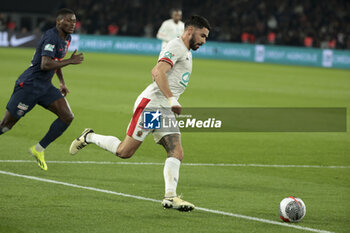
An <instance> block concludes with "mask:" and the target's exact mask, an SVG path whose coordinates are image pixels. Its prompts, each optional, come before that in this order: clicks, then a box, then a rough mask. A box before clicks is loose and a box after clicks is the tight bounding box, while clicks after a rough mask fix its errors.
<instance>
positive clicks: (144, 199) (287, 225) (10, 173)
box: [0, 170, 334, 233]
mask: <svg viewBox="0 0 350 233" xmlns="http://www.w3.org/2000/svg"><path fill="white" fill-rule="evenodd" d="M0 174H3V175H8V176H13V177H21V178H25V179H29V180H36V181H41V182H46V183H51V184H58V185H63V186H68V187H73V188H78V189H84V190H90V191H95V192H100V193H107V194H112V195H117V196H122V197H129V198H134V199H138V200H143V201H151V202H157V203H160V202H161V201H160V200H156V199H153V198H148V197H141V196H136V195H132V194H126V193H120V192H114V191H110V190H106V189H99V188H94V187H88V186H82V185H77V184H71V183H67V182H62V181H56V180H51V179H46V178H40V177H36V176H28V175H22V174H17V173H13V172H7V171H2V170H0ZM195 209H196V210H200V211H203V212H208V213H212V214H219V215H225V216H230V217H235V218H240V219H245V220H251V221H256V222H262V223H268V224H273V225H279V226H283V227H289V228H295V229H299V230H304V231H310V232H317V233H334V232H330V231H325V230H319V229H315V228H309V227H303V226H299V225H293V224H288V223H282V222H277V221H272V220H268V219H263V218H256V217H251V216H246V215H241V214H234V213H230V212H224V211H220V210H212V209H207V208H202V207H196V208H195Z"/></svg>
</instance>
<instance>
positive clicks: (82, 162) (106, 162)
mask: <svg viewBox="0 0 350 233" xmlns="http://www.w3.org/2000/svg"><path fill="white" fill-rule="evenodd" d="M33 162H35V161H34V160H0V163H33ZM46 162H47V163H61V164H116V165H159V166H163V165H164V163H153V162H108V161H102V162H101V161H46ZM181 165H182V166H194V167H200V166H206V167H268V168H271V167H276V168H333V169H337V168H345V169H349V168H350V166H321V165H288V164H286V165H284V164H239V163H182V164H181Z"/></svg>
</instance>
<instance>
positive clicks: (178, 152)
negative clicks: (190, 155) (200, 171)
mask: <svg viewBox="0 0 350 233" xmlns="http://www.w3.org/2000/svg"><path fill="white" fill-rule="evenodd" d="M168 156H169V157H174V158H177V159H178V160H180V161H182V160H183V158H184V151H183V149H182V148H178V149H176V150H174V151H173V152H172V153H169V154H168Z"/></svg>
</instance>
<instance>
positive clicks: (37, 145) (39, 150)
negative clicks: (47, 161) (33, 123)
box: [35, 143, 45, 152]
mask: <svg viewBox="0 0 350 233" xmlns="http://www.w3.org/2000/svg"><path fill="white" fill-rule="evenodd" d="M35 150H36V151H37V152H43V151H44V150H45V148H44V147H42V146H41V145H40V144H39V143H38V144H36V145H35Z"/></svg>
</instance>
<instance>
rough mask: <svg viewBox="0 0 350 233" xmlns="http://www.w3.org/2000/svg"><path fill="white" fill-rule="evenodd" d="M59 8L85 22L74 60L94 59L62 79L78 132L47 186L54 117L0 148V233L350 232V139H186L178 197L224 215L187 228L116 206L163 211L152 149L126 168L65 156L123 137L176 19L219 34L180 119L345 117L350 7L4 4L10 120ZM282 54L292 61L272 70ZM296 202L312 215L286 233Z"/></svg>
mask: <svg viewBox="0 0 350 233" xmlns="http://www.w3.org/2000/svg"><path fill="white" fill-rule="evenodd" d="M61 7H69V8H72V9H74V10H75V12H77V17H78V21H79V23H78V24H77V30H76V32H77V34H76V36H77V37H75V38H78V39H79V40H81V43H79V44H78V45H76V46H79V48H80V49H82V50H83V51H84V52H85V61H84V63H83V64H82V65H81V66H72V67H70V66H69V67H66V68H64V69H63V73H64V75H65V80H66V83H67V85H68V88H69V89H70V91H71V93H70V94H69V95H68V97H67V99H68V100H69V102H70V104H71V107H72V109H73V112H74V113H75V120H74V122H73V124H72V125H71V127H70V128H69V129H68V130H67V132H66V133H65V134H64V135H63V136H62V137H60V138H59V139H58V140H57V141H56V142H55V143H53V144H52V146H50V148H49V149H48V150H47V152H46V156H47V160H48V166H49V171H48V172H47V173H43V172H41V171H40V170H39V169H38V168H37V167H35V164H34V163H32V160H31V159H30V158H29V157H28V154H27V148H28V147H29V146H31V145H32V144H34V143H36V142H37V141H38V140H39V139H40V137H41V136H42V135H43V134H44V133H45V131H46V129H47V127H48V126H49V125H50V123H51V122H52V120H53V119H54V116H53V115H52V114H50V113H49V112H47V111H45V110H43V109H42V108H40V107H36V108H35V109H34V110H33V111H32V112H31V113H30V114H28V116H27V117H25V118H24V119H22V120H21V121H20V122H19V123H18V125H16V127H14V129H13V130H11V131H10V132H8V133H7V134H5V135H2V136H1V138H0V149H1V151H0V172H1V174H0V202H1V205H0V232H6V233H8V232H305V231H306V232H307V231H313V232H322V230H324V231H330V232H348V229H349V228H350V225H349V221H348V217H349V216H350V213H349V209H350V199H349V195H348V193H349V192H350V188H349V187H350V180H349V177H350V172H349V169H350V157H349V156H348V152H349V149H350V145H349V139H350V135H349V134H348V132H338V133H337V132H335V133H288V132H286V133H215V134H213V133H183V135H182V139H183V144H184V149H185V160H184V164H183V166H182V168H181V174H180V182H179V188H178V190H179V193H183V194H184V196H185V198H186V199H187V200H189V201H193V202H194V203H195V204H196V205H197V206H200V207H203V208H205V209H209V210H214V212H213V211H212V212H207V211H204V210H203V209H202V210H196V211H193V212H192V213H186V214H183V213H178V212H175V211H163V210H162V209H161V207H160V204H158V203H153V202H149V201H147V200H137V199H133V198H130V197H123V196H118V194H117V195H115V193H114V194H112V193H111V192H120V193H124V194H130V195H136V196H141V197H145V198H153V199H155V200H160V199H161V198H162V196H161V194H162V193H163V180H162V179H163V178H162V165H161V164H163V163H164V159H165V155H164V151H163V149H162V148H161V147H159V146H156V145H154V143H153V141H152V138H151V137H149V138H147V140H146V141H145V143H144V144H143V145H142V147H141V148H140V150H139V151H138V152H137V154H135V156H134V157H133V158H132V159H130V160H128V162H130V164H122V163H119V162H120V160H118V159H116V158H114V157H113V156H111V155H110V154H108V153H107V152H103V151H101V150H99V149H98V148H96V147H93V146H91V148H88V149H87V150H86V151H83V152H82V153H81V154H79V155H78V157H70V156H69V155H68V152H67V151H68V146H69V145H70V142H71V141H72V139H73V138H75V137H76V136H77V135H78V134H79V133H80V132H81V130H82V129H84V128H85V127H93V128H94V129H95V130H96V131H97V132H101V133H105V134H110V135H117V136H120V135H124V133H125V127H126V126H127V124H128V122H129V120H130V116H131V110H132V104H133V102H134V101H135V98H136V96H137V95H138V94H139V93H140V92H141V91H142V90H143V89H144V87H145V86H146V85H147V84H149V82H150V70H151V68H152V67H153V65H154V64H155V60H156V58H157V52H158V51H159V49H160V41H158V40H156V39H154V38H152V37H154V36H155V33H156V31H157V30H158V28H159V26H160V24H161V23H162V21H164V20H165V19H168V18H169V11H170V9H172V8H181V9H182V10H183V15H184V18H186V17H187V16H189V15H191V14H193V13H197V14H203V15H204V16H206V17H207V18H208V19H209V21H210V22H211V24H212V26H213V28H214V29H213V31H212V32H211V33H210V37H209V42H208V44H207V45H205V46H203V47H202V48H200V49H199V51H198V52H196V53H195V57H196V58H195V59H194V70H193V75H192V77H191V84H190V86H189V88H188V90H187V91H186V92H185V93H184V95H183V97H182V98H181V99H180V102H181V104H182V105H183V106H186V107H346V108H348V107H349V98H350V81H349V77H350V73H349V71H348V70H347V69H348V68H350V55H349V48H350V41H349V40H350V37H349V35H350V31H349V30H350V27H349V25H350V23H349V22H350V19H349V17H350V16H349V12H350V10H349V7H350V4H349V2H348V1H311V0H309V1H297V0H295V1H280V2H276V1H255V0H254V1H227V0H223V1H197V0H195V1H177V2H174V1H168V0H165V1H140V0H133V1H116V0H115V1H91V0H88V1H69V0H68V1H55V2H52V1H41V0H39V1H38V0H35V1H6V2H1V6H0V33H1V34H0V45H1V47H2V48H0V61H1V63H0V107H1V108H2V110H1V111H3V110H4V108H5V106H6V103H7V101H8V99H9V97H10V95H11V93H12V87H13V85H14V81H15V80H16V79H17V77H18V76H19V75H20V74H21V72H22V71H23V70H24V69H25V68H26V67H28V65H29V63H30V59H31V57H32V55H33V52H34V47H35V40H37V39H38V38H40V35H41V33H42V32H43V31H45V30H46V29H48V28H50V27H52V26H53V25H54V17H53V15H54V13H55V11H56V10H57V9H59V8H61ZM30 35H34V36H35V40H32V41H30V42H28V43H24V44H21V46H23V47H26V48H15V47H16V46H14V45H16V43H13V41H15V42H16V40H12V41H11V38H14V39H20V38H25V37H27V36H30ZM13 36H14V37H13ZM125 41H126V42H127V43H126V42H125ZM17 42H18V41H17ZM18 43H19V42H18ZM95 45H97V46H95ZM101 45H103V46H101ZM116 45H117V46H116ZM125 45H127V46H126V47H127V48H128V49H127V50H125V49H123V48H124V47H125ZM83 46H86V47H85V48H84V47H83ZM116 48H117V49H116ZM140 48H144V50H143V49H140ZM113 49H114V50H113ZM213 51H214V52H215V51H218V52H215V53H214V52H213ZM281 51H282V52H283V57H281V56H282V55H281V54H279V57H278V56H277V58H273V57H271V56H273V55H276V54H277V55H278V52H281ZM257 54H260V55H261V54H264V56H263V57H259V56H257ZM145 55H146V56H145ZM68 56H69V54H68ZM213 58H215V59H213ZM288 58H291V60H283V59H288ZM221 59H224V60H221ZM259 59H260V60H259ZM293 59H294V60H293ZM247 61H250V62H247ZM253 62H259V63H253ZM261 62H266V63H267V64H261ZM268 63H283V64H289V65H276V64H268ZM293 64H294V65H303V66H294V65H293ZM307 66H314V67H307ZM315 66H320V67H321V66H326V67H339V68H342V69H328V68H319V67H315ZM54 83H55V84H57V80H56V79H55V78H54ZM347 119H349V114H348V115H347ZM122 162H125V161H122ZM191 164H192V165H191ZM220 164H221V165H220ZM9 173H14V174H19V175H26V176H30V177H36V178H41V179H47V180H50V181H58V182H66V183H68V184H76V185H80V186H83V187H90V188H95V189H96V188H97V189H103V190H107V191H109V193H108V192H107V193H101V192H100V191H101V190H100V191H96V190H94V191H93V190H91V189H90V190H84V189H82V188H79V189H77V187H67V186H62V184H61V185H60V184H57V183H56V184H55V183H52V182H51V183H47V182H43V181H42V180H41V181H40V180H30V179H28V177H18V176H17V177H14V176H13V175H9ZM289 195H295V196H298V197H301V198H302V199H303V200H304V202H305V203H306V207H307V214H306V217H305V219H304V220H303V221H302V222H301V223H299V224H287V225H283V224H282V225H279V223H280V220H279V218H278V203H279V201H280V200H282V199H283V198H284V197H286V196H289ZM215 211H216V212H215ZM220 211H223V212H220ZM255 218H259V219H255Z"/></svg>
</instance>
